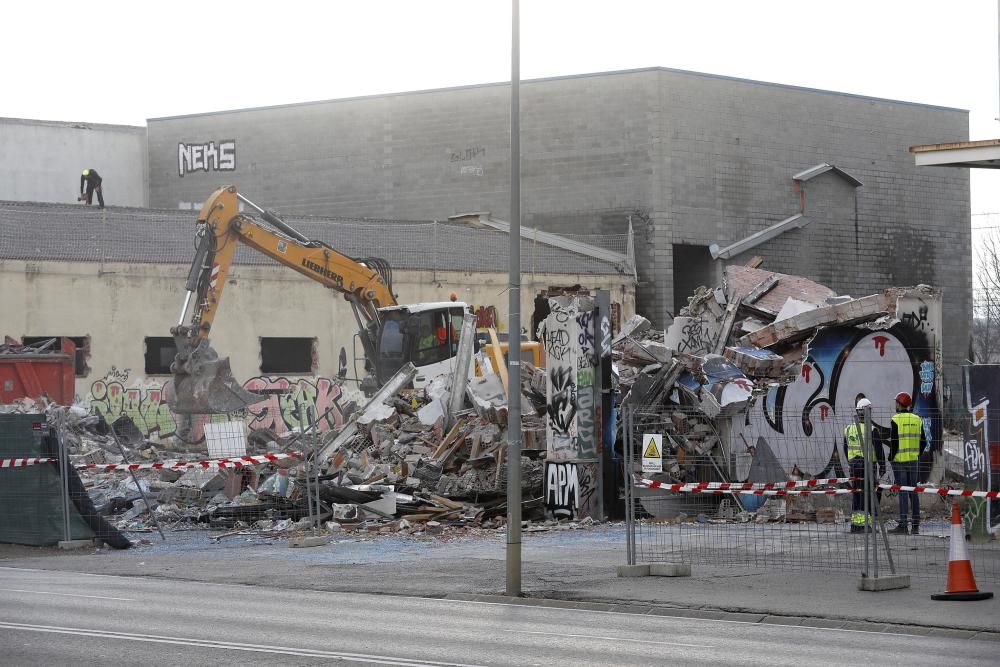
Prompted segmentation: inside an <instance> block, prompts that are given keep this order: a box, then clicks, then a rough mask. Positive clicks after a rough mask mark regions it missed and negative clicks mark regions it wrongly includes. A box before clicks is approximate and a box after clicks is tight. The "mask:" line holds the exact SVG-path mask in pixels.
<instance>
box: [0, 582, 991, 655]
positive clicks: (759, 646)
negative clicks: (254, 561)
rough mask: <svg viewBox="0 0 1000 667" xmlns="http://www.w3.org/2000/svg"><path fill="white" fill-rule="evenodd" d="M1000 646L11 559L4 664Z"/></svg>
mask: <svg viewBox="0 0 1000 667" xmlns="http://www.w3.org/2000/svg"><path fill="white" fill-rule="evenodd" d="M331 576H337V574H335V573H331ZM997 649H998V646H997V644H996V643H994V642H984V641H968V640H963V639H951V638H945V637H918V636H909V635H900V634H887V633H871V632H860V631H852V630H841V629H823V628H806V627H798V626H782V625H770V624H762V623H742V622H734V621H718V620H702V619H683V618H672V617H665V616H662V617H661V616H653V615H635V614H623V613H614V612H598V611H585V610H579V609H562V608H550V607H535V606H522V605H509V604H491V603H475V602H464V601H454V600H439V599H427V598H416V597H398V596H387V595H366V594H357V593H330V592H321V591H302V590H288V589H282V588H276V587H269V586H267V585H258V586H246V585H231V584H209V583H198V582H183V581H164V580H156V579H146V578H132V577H118V576H106V575H92V574H77V573H68V572H51V571H40V570H25V569H17V568H0V663H3V664H11V665H35V664H39V665H41V664H44V665H53V664H93V663H100V664H102V665H134V664H168V665H176V664H184V665H186V666H193V665H202V664H204V665H230V664H232V665H246V664H268V665H276V664H281V665H286V664H287V665H311V664H320V663H327V662H331V661H338V662H340V663H341V664H344V663H346V664H358V665H361V664H379V665H410V666H414V665H545V666H550V665H664V664H711V665H719V664H741V665H755V664H760V665H769V666H771V665H797V666H798V665H813V664H844V663H845V662H850V663H854V664H879V665H894V664H900V665H907V666H912V665H935V666H936V667H937V666H939V665H942V664H945V665H947V664H961V665H972V664H984V665H986V664H996V655H997Z"/></svg>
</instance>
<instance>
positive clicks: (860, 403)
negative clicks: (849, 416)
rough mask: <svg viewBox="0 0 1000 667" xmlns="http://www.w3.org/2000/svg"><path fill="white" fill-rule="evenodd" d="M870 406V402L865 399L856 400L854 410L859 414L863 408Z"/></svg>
mask: <svg viewBox="0 0 1000 667" xmlns="http://www.w3.org/2000/svg"><path fill="white" fill-rule="evenodd" d="M871 406H872V402H871V401H869V400H868V399H867V398H862V399H859V400H858V404H857V405H856V406H854V409H855V410H857V411H858V412H861V411H862V410H864V409H865V408H870V407H871Z"/></svg>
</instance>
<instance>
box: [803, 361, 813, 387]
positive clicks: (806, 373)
mask: <svg viewBox="0 0 1000 667" xmlns="http://www.w3.org/2000/svg"><path fill="white" fill-rule="evenodd" d="M811 374H812V366H810V365H808V364H803V366H802V378H803V379H804V380H805V381H806V384H809V376H810V375H811Z"/></svg>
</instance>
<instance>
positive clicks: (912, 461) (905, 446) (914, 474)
mask: <svg viewBox="0 0 1000 667" xmlns="http://www.w3.org/2000/svg"><path fill="white" fill-rule="evenodd" d="M912 410H913V399H912V398H910V395H909V394H907V393H906V392H905V391H901V392H899V393H898V394H896V414H894V415H893V416H892V439H891V441H890V443H889V460H890V461H891V462H892V474H893V476H895V478H896V484H899V485H901V486H917V485H918V484H920V457H921V456H922V455H923V453H924V450H925V449H927V439H926V438H925V437H924V420H922V419H921V418H920V417H919V415H915V414H913V412H912ZM907 509H909V510H910V517H911V521H910V530H909V532H910V534H911V535H919V534H920V494H919V493H917V492H916V491H900V492H899V525H898V526H896V527H895V528H893V529H892V530H890V531H889V532H890V533H894V534H896V535H906V533H907V530H906V510H907Z"/></svg>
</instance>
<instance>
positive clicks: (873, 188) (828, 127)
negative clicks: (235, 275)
mask: <svg viewBox="0 0 1000 667" xmlns="http://www.w3.org/2000/svg"><path fill="white" fill-rule="evenodd" d="M521 100H522V117H521V128H522V139H521V150H522V177H523V182H522V197H523V205H522V213H523V223H524V224H525V225H537V226H539V227H541V228H543V229H547V230H550V231H554V232H558V233H569V234H598V233H615V232H622V231H624V229H626V228H627V225H628V220H629V219H630V218H631V220H632V224H633V227H634V228H635V231H636V253H637V264H638V266H639V273H640V277H639V279H640V285H639V288H638V290H637V292H638V293H637V310H638V312H641V313H643V314H645V315H646V316H647V317H649V318H650V319H652V320H653V321H654V322H655V323H656V324H657V326H662V325H663V323H664V322H665V321H666V320H667V318H668V317H669V315H670V314H672V313H675V312H676V310H678V309H679V308H680V307H681V306H683V305H684V304H675V303H674V297H673V287H672V283H673V271H674V262H673V247H674V244H679V246H680V248H682V247H683V245H684V244H689V245H702V246H706V245H709V244H711V243H718V244H719V245H720V246H725V245H728V244H729V243H731V242H733V241H736V240H739V239H742V238H745V237H746V236H748V235H750V234H752V233H753V232H755V231H758V230H760V229H762V228H764V227H766V226H768V225H771V224H774V223H775V222H778V221H780V220H783V219H784V218H786V217H788V216H790V215H792V214H793V213H795V212H797V211H798V210H799V197H798V195H797V194H796V193H795V192H794V191H793V189H792V180H791V177H792V175H793V174H795V173H797V172H799V171H802V170H803V169H807V168H809V167H811V166H814V165H816V164H819V163H822V162H827V163H830V164H834V165H836V166H838V167H840V168H842V169H844V170H846V171H847V172H849V173H850V174H852V175H853V176H855V177H856V178H858V179H859V180H861V181H862V182H863V183H864V187H862V188H860V189H859V190H858V191H857V223H855V193H854V189H853V188H852V187H850V186H848V185H847V184H846V183H845V182H843V181H842V180H840V179H839V178H838V177H836V176H832V175H830V174H826V175H824V176H820V177H818V178H816V179H814V180H812V181H810V182H809V183H807V185H806V214H807V215H808V216H809V218H810V224H809V225H808V226H807V227H805V228H803V229H800V230H796V231H791V232H788V233H786V234H784V235H782V236H781V237H778V238H777V239H774V240H772V241H770V242H768V243H766V244H764V245H762V246H758V247H757V248H755V249H753V250H752V251H750V252H749V253H747V256H741V257H736V258H733V260H731V261H732V262H740V263H742V262H745V261H746V260H747V259H748V258H749V255H761V256H763V257H764V258H765V262H766V263H765V267H766V268H768V269H770V270H774V271H781V272H789V273H797V274H801V275H805V276H807V277H809V278H812V279H814V280H817V281H820V282H823V283H825V284H828V285H830V286H831V287H833V288H834V289H836V290H837V291H839V292H843V293H849V294H852V295H855V296H857V295H862V294H868V293H871V292H873V291H875V290H878V289H881V288H883V287H885V286H888V285H909V284H915V283H928V284H933V285H936V286H938V287H941V288H942V289H943V290H944V295H945V298H944V302H945V307H944V308H945V311H944V316H945V321H946V329H945V336H946V345H945V361H946V364H947V366H948V367H949V368H950V369H954V368H955V366H956V365H957V364H958V363H959V362H960V361H961V359H962V358H963V357H964V354H965V350H966V349H967V347H968V329H969V321H970V312H971V237H970V230H969V226H970V224H969V221H970V217H969V215H970V210H969V178H968V172H967V170H958V169H955V170H952V169H932V168H924V169H917V168H916V167H915V166H914V164H913V158H912V155H910V154H909V153H908V151H907V149H908V148H909V146H912V145H915V144H924V143H935V142H941V141H959V140H963V139H966V138H967V137H968V114H967V112H964V111H959V110H954V109H943V108H939V107H930V106H924V105H917V104H909V103H904V102H893V101H887V100H879V99H873V98H866V97H859V96H852V95H845V94H840V93H830V92H824V91H816V90H809V89H802V88H793V87H787V86H779V85H772V84H764V83H758V82H751V81H744V80H736V79H729V78H725V77H716V76H709V75H700V74H694V73H688V72H679V71H674V70H665V69H648V70H636V71H629V72H615V73H605V74H595V75H583V76H576V77H565V78H558V79H545V80H538V81H530V82H524V83H523V84H522V88H521ZM508 111H509V91H508V87H507V86H506V85H504V84H497V85H482V86H471V87H464V88H455V89H448V90H437V91H422V92H414V93H405V94H398V95H386V96H379V97H368V98H358V99H349V100H335V101H328V102H319V103H312V104H300V105H290V106H285V107H275V108H267V109H256V110H245V111H234V112H223V113H217V114H205V115H197V116H188V117H179V118H172V119H154V120H151V121H150V122H149V161H150V169H149V172H150V176H149V178H150V201H151V204H152V205H153V206H162V207H167V208H174V207H177V206H178V204H179V203H181V202H200V201H202V200H203V199H204V197H205V196H207V194H208V193H209V192H211V191H212V190H213V189H214V188H215V187H217V186H218V185H220V184H221V183H224V182H234V183H236V184H237V185H238V186H239V187H240V188H241V189H242V190H243V191H244V192H245V193H246V194H247V196H249V197H250V198H251V199H253V200H255V201H257V202H258V203H261V204H264V205H266V206H268V207H271V208H275V209H277V210H279V211H287V212H288V213H306V214H322V215H333V216H337V215H343V216H366V217H379V218H390V219H442V218H444V217H446V216H448V215H452V214H455V213H461V212H468V211H490V212H492V213H493V215H494V216H496V217H499V218H506V217H507V216H508V212H509V194H508V178H509V173H510V163H509V136H508V135H509V119H508ZM222 139H236V142H237V169H236V171H235V172H222V173H216V172H209V173H192V174H187V175H185V176H184V177H183V178H180V177H179V176H178V173H177V144H178V142H203V141H210V140H216V141H218V140H222ZM484 252H488V249H484ZM717 275H721V262H720V267H718V271H717ZM950 379H951V380H954V378H950Z"/></svg>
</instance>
